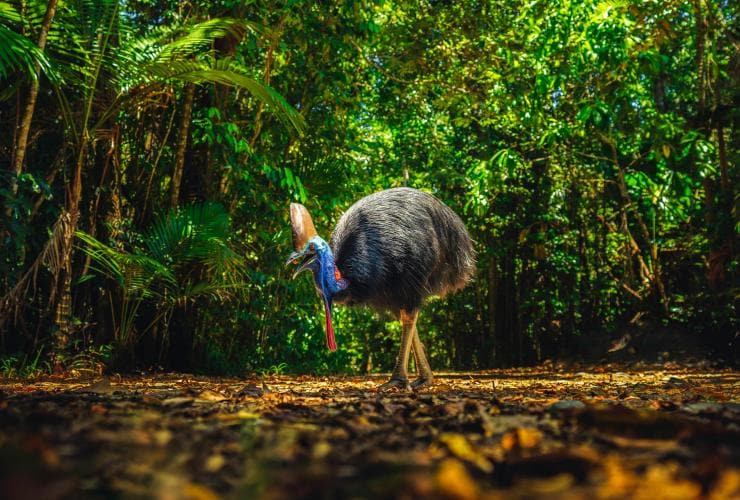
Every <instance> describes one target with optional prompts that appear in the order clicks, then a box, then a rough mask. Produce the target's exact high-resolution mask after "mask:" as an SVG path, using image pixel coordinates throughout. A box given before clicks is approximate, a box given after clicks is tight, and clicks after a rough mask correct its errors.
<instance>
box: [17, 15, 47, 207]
mask: <svg viewBox="0 0 740 500" xmlns="http://www.w3.org/2000/svg"><path fill="white" fill-rule="evenodd" d="M56 10H57V0H49V4H48V6H47V8H46V15H45V16H44V21H43V23H42V24H41V32H40V33H39V41H38V47H39V49H40V50H41V51H42V52H43V51H44V49H45V48H46V39H47V37H48V35H49V29H50V28H51V21H52V20H53V19H54V14H55V13H56ZM40 73H41V66H39V64H38V63H36V78H34V79H33V81H32V82H31V88H30V89H29V91H28V101H26V108H25V110H24V111H23V118H22V119H21V124H20V128H19V130H18V139H17V141H18V142H17V143H16V147H15V155H14V157H13V166H12V170H13V175H12V177H11V180H10V190H11V193H12V195H13V196H15V195H16V194H17V193H18V177H19V176H20V175H21V173H22V172H23V163H24V162H25V160H26V148H27V146H28V134H29V132H30V131H31V120H32V119H33V112H34V110H35V109H36V98H37V97H38V95H39V78H40ZM10 212H11V208H10V207H8V209H7V215H10Z"/></svg>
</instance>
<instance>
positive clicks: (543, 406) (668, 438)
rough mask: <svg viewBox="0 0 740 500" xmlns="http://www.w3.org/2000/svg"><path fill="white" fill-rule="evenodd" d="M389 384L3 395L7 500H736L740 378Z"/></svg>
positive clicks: (358, 381)
mask: <svg viewBox="0 0 740 500" xmlns="http://www.w3.org/2000/svg"><path fill="white" fill-rule="evenodd" d="M383 381H384V377H383V376H380V375H372V376H364V377H339V376H338V377H310V376H295V377H289V376H270V377H265V378H257V377H255V378H244V379H237V378H209V377H201V376H188V375H172V374H168V375H163V374H157V375H151V376H136V377H125V376H123V377H121V376H113V377H105V378H101V379H98V380H79V379H73V378H49V379H44V380H6V381H4V382H3V383H0V497H2V498H6V499H16V498H99V497H110V496H119V497H146V498H161V499H171V498H175V499H177V498H183V499H184V498H191V499H201V500H203V499H212V498H244V497H249V498H265V499H272V498H457V499H474V498H492V499H495V498H555V499H558V498H562V499H566V498H567V499H571V498H584V499H586V498H651V499H652V498H675V499H682V498H710V499H713V498H717V499H719V498H733V497H735V498H740V404H738V403H740V374H738V373H737V372H734V371H729V370H714V369H710V368H709V367H707V366H705V365H687V366H681V365H678V364H666V365H606V366H596V367H585V368H584V367H573V368H569V367H565V366H558V365H547V366H540V367H536V368H522V369H506V370H503V369H502V370H489V371H484V372H475V373H450V374H442V375H440V376H439V377H438V383H437V384H435V385H434V386H433V387H432V388H430V389H426V390H422V391H419V392H395V393H378V392H377V391H376V389H375V388H376V387H377V385H379V384H380V383H381V382H383ZM656 492H657V493H656ZM656 494H657V496H656Z"/></svg>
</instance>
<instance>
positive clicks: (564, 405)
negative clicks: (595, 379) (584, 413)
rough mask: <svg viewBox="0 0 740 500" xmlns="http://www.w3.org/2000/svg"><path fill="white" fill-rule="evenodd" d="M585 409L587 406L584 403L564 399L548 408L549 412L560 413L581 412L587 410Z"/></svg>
mask: <svg viewBox="0 0 740 500" xmlns="http://www.w3.org/2000/svg"><path fill="white" fill-rule="evenodd" d="M585 407H586V404H585V403H584V402H583V401H578V400H576V399H563V400H562V401H558V402H556V403H553V404H551V405H550V406H549V407H548V411H552V412H559V411H570V410H580V409H581V408H585Z"/></svg>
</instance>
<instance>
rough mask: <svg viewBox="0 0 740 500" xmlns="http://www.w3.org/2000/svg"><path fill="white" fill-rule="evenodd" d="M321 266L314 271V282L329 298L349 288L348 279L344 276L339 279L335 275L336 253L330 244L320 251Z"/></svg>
mask: <svg viewBox="0 0 740 500" xmlns="http://www.w3.org/2000/svg"><path fill="white" fill-rule="evenodd" d="M318 261H319V266H318V269H317V270H315V271H314V273H313V279H314V283H315V284H316V288H318V289H319V291H320V292H321V293H322V295H324V297H325V298H326V299H328V300H331V297H332V296H333V295H334V294H336V293H339V292H341V291H342V290H344V289H345V288H347V280H345V279H344V278H342V279H339V280H338V279H337V278H336V275H335V270H336V264H335V262H334V254H332V252H331V249H330V248H328V246H327V247H326V248H324V249H321V251H319V258H318Z"/></svg>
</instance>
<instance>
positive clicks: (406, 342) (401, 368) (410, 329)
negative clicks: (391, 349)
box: [378, 309, 419, 391]
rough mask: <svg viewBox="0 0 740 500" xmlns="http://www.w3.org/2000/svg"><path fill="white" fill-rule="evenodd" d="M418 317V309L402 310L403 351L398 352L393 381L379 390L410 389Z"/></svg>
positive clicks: (392, 376)
mask: <svg viewBox="0 0 740 500" xmlns="http://www.w3.org/2000/svg"><path fill="white" fill-rule="evenodd" d="M418 315H419V310H418V309H415V310H413V311H411V312H409V311H406V310H404V309H401V327H402V328H403V332H402V334H401V349H400V350H399V351H398V357H397V358H396V367H395V368H394V369H393V375H391V379H390V380H389V381H388V382H386V383H385V384H383V385H381V386H380V387H378V390H380V391H385V390H388V389H390V388H391V387H401V388H402V389H408V388H409V374H408V366H409V354H411V343H412V341H413V339H414V330H415V329H416V317H417V316H418Z"/></svg>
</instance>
